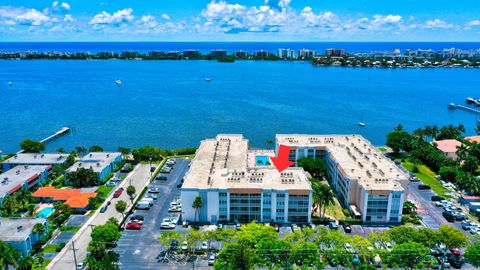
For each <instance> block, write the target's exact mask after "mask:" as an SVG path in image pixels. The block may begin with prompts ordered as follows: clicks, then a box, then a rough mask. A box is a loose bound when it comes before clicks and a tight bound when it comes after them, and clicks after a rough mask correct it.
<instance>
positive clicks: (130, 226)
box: [125, 222, 142, 230]
mask: <svg viewBox="0 0 480 270" xmlns="http://www.w3.org/2000/svg"><path fill="white" fill-rule="evenodd" d="M141 228H142V224H141V223H138V222H129V223H127V225H126V226H125V229H127V230H140V229H141Z"/></svg>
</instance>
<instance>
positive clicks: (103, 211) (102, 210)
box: [100, 204, 108, 213]
mask: <svg viewBox="0 0 480 270" xmlns="http://www.w3.org/2000/svg"><path fill="white" fill-rule="evenodd" d="M107 208H108V205H106V204H105V205H104V206H102V208H100V213H105V211H107Z"/></svg>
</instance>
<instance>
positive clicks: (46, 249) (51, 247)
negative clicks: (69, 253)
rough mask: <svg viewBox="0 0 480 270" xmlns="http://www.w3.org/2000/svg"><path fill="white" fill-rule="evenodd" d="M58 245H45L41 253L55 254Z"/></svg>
mask: <svg viewBox="0 0 480 270" xmlns="http://www.w3.org/2000/svg"><path fill="white" fill-rule="evenodd" d="M59 246H60V245H59V244H46V245H45V247H44V248H43V252H44V253H45V252H47V253H56V252H57V248H58V247H59Z"/></svg>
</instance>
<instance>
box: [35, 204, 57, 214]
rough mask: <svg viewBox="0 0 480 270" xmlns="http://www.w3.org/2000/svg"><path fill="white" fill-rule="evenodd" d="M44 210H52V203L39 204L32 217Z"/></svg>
mask: <svg viewBox="0 0 480 270" xmlns="http://www.w3.org/2000/svg"><path fill="white" fill-rule="evenodd" d="M45 208H53V203H41V204H39V205H38V207H37V209H35V211H34V212H33V215H34V216H37V215H38V213H40V212H41V211H42V210H43V209H45Z"/></svg>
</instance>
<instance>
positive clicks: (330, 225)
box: [328, 221, 338, 230]
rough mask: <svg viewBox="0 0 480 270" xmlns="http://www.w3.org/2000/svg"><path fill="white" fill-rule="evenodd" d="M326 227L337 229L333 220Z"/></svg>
mask: <svg viewBox="0 0 480 270" xmlns="http://www.w3.org/2000/svg"><path fill="white" fill-rule="evenodd" d="M328 227H329V228H330V230H338V225H337V223H336V222H335V221H332V222H330V223H328Z"/></svg>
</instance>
